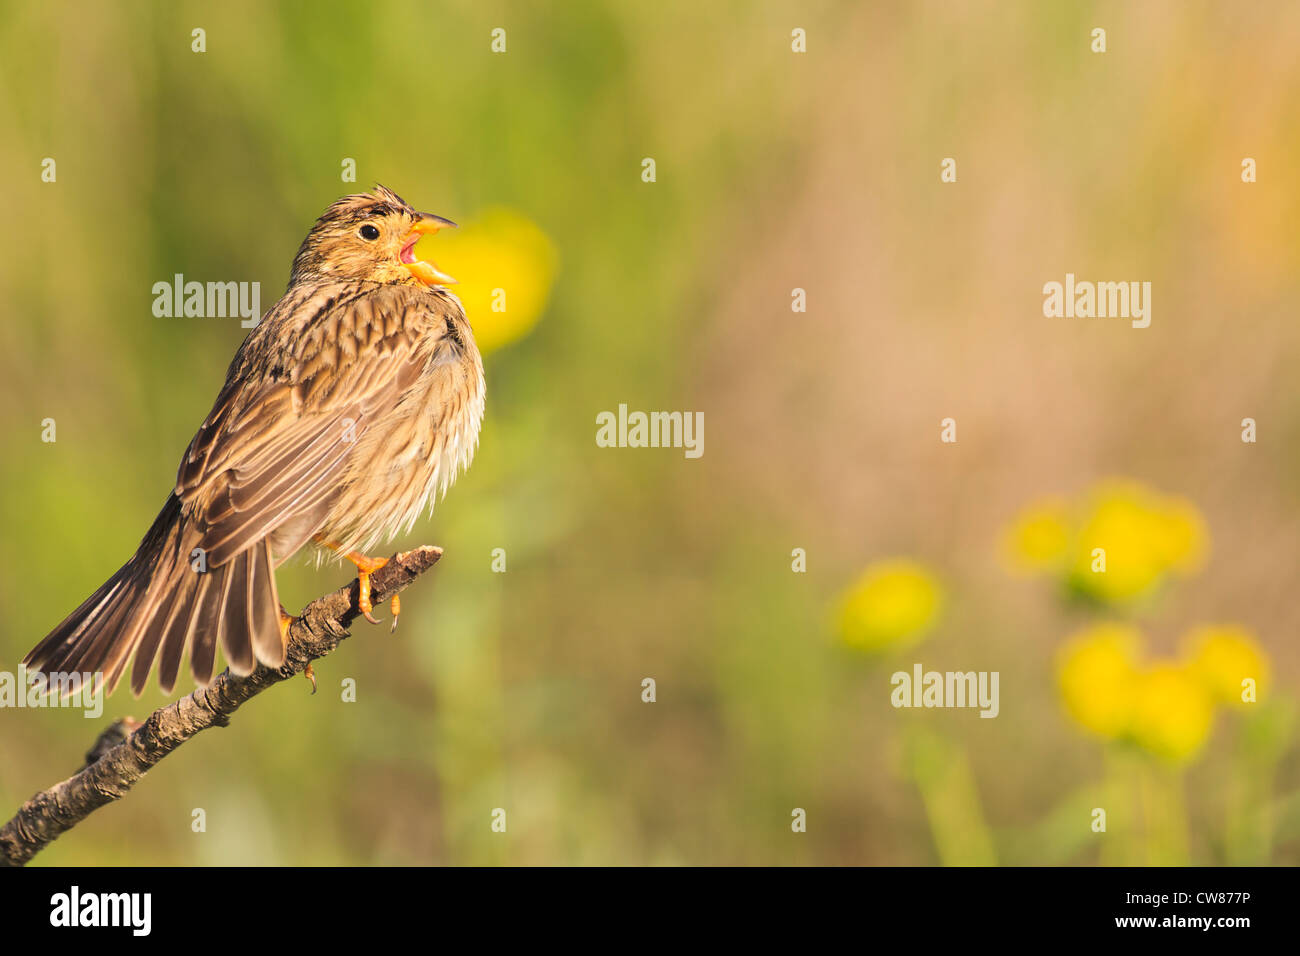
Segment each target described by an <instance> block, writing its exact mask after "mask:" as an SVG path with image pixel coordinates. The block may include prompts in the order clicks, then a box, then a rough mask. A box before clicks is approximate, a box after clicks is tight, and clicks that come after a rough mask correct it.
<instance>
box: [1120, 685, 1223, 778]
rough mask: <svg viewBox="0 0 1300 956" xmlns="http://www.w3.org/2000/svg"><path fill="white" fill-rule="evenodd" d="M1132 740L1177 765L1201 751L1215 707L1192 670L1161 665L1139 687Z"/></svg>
mask: <svg viewBox="0 0 1300 956" xmlns="http://www.w3.org/2000/svg"><path fill="white" fill-rule="evenodd" d="M1136 691H1137V695H1136V698H1137V699H1136V706H1135V707H1134V711H1133V725H1132V730H1131V733H1132V737H1133V740H1134V741H1135V742H1136V743H1137V744H1138V745H1139V746H1141V747H1143V748H1144V749H1145V750H1147V751H1149V752H1150V753H1153V754H1155V755H1156V756H1158V757H1162V758H1164V759H1165V760H1169V761H1172V762H1175V763H1182V762H1185V761H1187V760H1190V759H1191V758H1192V757H1194V756H1195V755H1196V754H1197V753H1199V752H1200V749H1201V747H1202V746H1204V744H1205V741H1206V739H1207V738H1208V737H1209V735H1210V724H1211V723H1212V721H1213V719H1214V704H1213V701H1212V700H1211V699H1210V695H1209V694H1207V693H1206V691H1205V688H1204V687H1203V686H1202V684H1201V682H1200V681H1199V680H1198V679H1197V676H1196V674H1195V673H1193V672H1192V671H1191V670H1190V669H1189V668H1187V667H1185V666H1182V665H1179V664H1174V663H1169V662H1162V663H1158V664H1156V665H1154V666H1153V667H1151V668H1150V669H1148V670H1146V671H1144V672H1143V673H1142V674H1141V675H1140V676H1139V678H1138V681H1137V684H1136Z"/></svg>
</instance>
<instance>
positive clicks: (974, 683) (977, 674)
mask: <svg viewBox="0 0 1300 956" xmlns="http://www.w3.org/2000/svg"><path fill="white" fill-rule="evenodd" d="M889 683H890V684H892V685H893V687H894V690H893V693H892V694H890V696H889V702H890V703H891V704H893V705H894V706H895V707H978V708H979V709H980V716H981V717H996V716H997V715H998V710H999V704H998V672H997V671H944V672H941V671H927V670H924V669H923V668H922V667H921V665H920V664H913V665H912V673H910V674H909V673H908V672H907V671H897V672H895V674H894V675H893V676H892V677H890V679H889Z"/></svg>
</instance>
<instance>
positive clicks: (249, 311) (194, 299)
mask: <svg viewBox="0 0 1300 956" xmlns="http://www.w3.org/2000/svg"><path fill="white" fill-rule="evenodd" d="M153 314H154V315H156V316H157V317H158V318H160V319H170V318H173V317H176V318H180V317H185V318H194V319H228V318H233V317H235V316H238V317H239V318H240V319H241V320H242V321H241V322H240V323H239V324H240V325H241V326H243V327H244V328H246V329H251V328H253V326H255V325H257V323H258V321H259V320H260V319H261V317H262V284H261V283H260V282H206V283H205V282H186V281H185V276H183V275H182V274H181V273H179V272H178V273H176V274H175V275H174V276H172V281H171V282H155V283H154V284H153Z"/></svg>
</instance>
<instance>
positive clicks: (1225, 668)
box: [1183, 624, 1270, 707]
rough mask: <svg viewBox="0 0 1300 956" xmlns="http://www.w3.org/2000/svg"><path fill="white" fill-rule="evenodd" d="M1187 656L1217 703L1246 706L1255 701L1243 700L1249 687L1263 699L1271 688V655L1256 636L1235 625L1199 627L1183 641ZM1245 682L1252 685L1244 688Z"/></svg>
mask: <svg viewBox="0 0 1300 956" xmlns="http://www.w3.org/2000/svg"><path fill="white" fill-rule="evenodd" d="M1183 646H1184V655H1185V657H1186V659H1187V661H1188V663H1189V667H1190V668H1191V670H1192V672H1193V673H1194V674H1195V675H1196V676H1197V678H1198V679H1199V680H1200V681H1201V684H1202V686H1204V687H1205V689H1206V691H1207V692H1208V693H1209V694H1210V695H1211V696H1212V697H1213V698H1214V699H1215V700H1216V701H1220V702H1222V703H1225V704H1231V705H1233V706H1236V707H1247V706H1250V704H1251V703H1253V700H1243V699H1242V696H1243V694H1244V693H1245V692H1246V687H1247V686H1249V687H1252V688H1253V690H1254V692H1255V693H1254V695H1253V697H1254V700H1258V699H1260V698H1261V697H1262V696H1263V694H1264V691H1265V689H1266V687H1267V685H1268V680H1269V676H1270V665H1269V660H1268V655H1267V654H1266V653H1265V651H1264V649H1263V648H1262V647H1260V645H1259V642H1258V641H1257V640H1256V639H1255V636H1254V635H1253V634H1251V632H1250V631H1248V630H1246V629H1245V628H1244V627H1240V626H1238V625H1235V624H1222V625H1210V626H1205V627H1200V628H1197V629H1196V630H1195V631H1192V632H1191V633H1190V634H1188V635H1187V636H1186V637H1185V638H1184V639H1183ZM1246 680H1250V681H1253V684H1252V685H1246V686H1243V682H1244V681H1246Z"/></svg>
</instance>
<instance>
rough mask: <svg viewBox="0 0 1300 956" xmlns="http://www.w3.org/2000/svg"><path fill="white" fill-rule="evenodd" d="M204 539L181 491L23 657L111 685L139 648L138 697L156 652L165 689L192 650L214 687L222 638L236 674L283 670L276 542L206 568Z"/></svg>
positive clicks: (197, 671)
mask: <svg viewBox="0 0 1300 956" xmlns="http://www.w3.org/2000/svg"><path fill="white" fill-rule="evenodd" d="M197 546H198V535H197V534H195V533H194V532H193V530H192V529H189V528H188V527H187V522H186V521H185V519H184V518H183V516H182V514H181V503H180V500H179V499H178V498H176V496H174V495H173V496H172V497H170V498H169V499H168V500H167V504H166V505H164V506H163V510H162V511H161V512H160V513H159V515H158V517H157V518H156V519H155V520H154V523H153V526H152V527H151V528H150V529H149V533H148V534H146V535H145V537H144V540H143V541H141V542H140V548H139V550H137V551H136V553H135V555H134V556H133V557H132V558H131V560H130V561H128V562H127V563H126V564H124V565H122V567H121V568H120V569H119V570H118V572H117V573H116V574H114V575H113V576H112V577H111V578H109V579H108V581H106V582H105V583H104V585H103V586H102V587H101V588H100V589H99V590H98V591H96V592H95V593H94V594H92V595H91V596H90V597H89V598H87V599H86V600H85V601H84V602H83V603H82V605H81V606H80V607H79V608H77V609H76V610H75V611H73V612H72V613H71V614H69V615H68V616H67V617H66V618H64V619H63V622H62V623H61V624H59V626H58V627H56V628H55V629H54V630H53V631H51V632H50V633H49V634H48V635H47V636H46V637H45V639H44V640H43V641H41V642H40V643H39V644H37V645H36V647H35V648H33V649H32V651H31V653H29V654H28V655H27V657H26V658H24V659H23V664H24V665H25V666H26V667H27V668H28V669H30V670H36V671H42V672H44V673H46V674H56V673H57V674H71V673H77V674H88V673H89V674H94V675H96V682H97V683H100V682H102V684H103V686H104V687H105V688H106V689H107V690H108V691H109V692H111V691H112V690H113V688H114V687H116V686H117V682H118V680H119V679H121V677H122V674H123V673H124V672H125V670H126V666H127V663H128V662H129V661H130V660H131V657H132V655H133V654H134V656H135V663H134V664H133V665H132V667H131V692H132V693H133V694H135V695H136V696H137V697H138V696H139V695H140V692H141V691H142V690H144V685H145V682H146V681H147V680H148V679H149V671H150V670H151V669H152V668H153V664H154V661H155V659H157V660H158V661H159V665H158V686H159V688H160V689H161V690H162V692H163V693H164V694H170V693H171V691H172V688H173V687H175V686H176V675H177V673H178V672H179V671H180V665H181V657H182V656H183V655H184V653H185V650H186V648H188V649H189V657H190V669H191V671H192V672H193V674H194V679H195V680H196V681H197V682H198V683H199V684H200V685H201V686H205V687H206V686H207V685H208V684H209V683H210V682H211V680H212V672H213V667H214V664H215V660H216V652H217V647H218V645H220V647H221V650H222V653H223V654H224V655H225V657H226V662H227V663H228V664H229V666H230V670H231V672H232V673H235V674H239V675H245V674H250V673H252V671H253V668H254V667H255V666H256V663H257V661H261V662H262V663H263V664H266V665H267V666H269V667H279V666H280V665H281V664H283V663H284V639H283V637H282V636H281V632H280V622H279V608H280V600H279V596H278V595H277V593H276V589H275V574H274V572H273V564H272V559H271V552H270V546H269V545H268V544H267V542H265V541H261V542H259V543H257V544H255V545H253V546H252V547H249V548H248V549H246V550H244V551H241V552H240V553H239V554H236V555H234V556H233V557H231V558H230V559H228V560H227V561H226V562H225V564H222V565H221V566H219V567H208V566H206V565H205V564H204V555H203V553H202V552H201V550H197ZM65 686H66V685H65Z"/></svg>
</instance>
